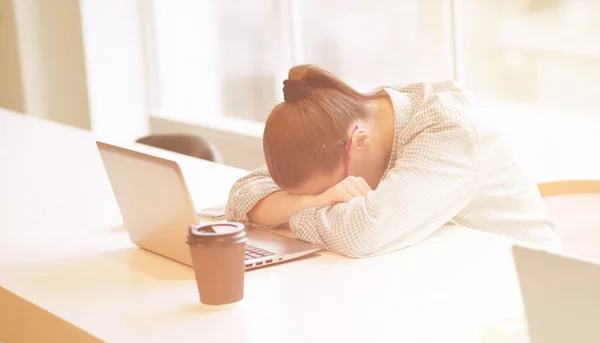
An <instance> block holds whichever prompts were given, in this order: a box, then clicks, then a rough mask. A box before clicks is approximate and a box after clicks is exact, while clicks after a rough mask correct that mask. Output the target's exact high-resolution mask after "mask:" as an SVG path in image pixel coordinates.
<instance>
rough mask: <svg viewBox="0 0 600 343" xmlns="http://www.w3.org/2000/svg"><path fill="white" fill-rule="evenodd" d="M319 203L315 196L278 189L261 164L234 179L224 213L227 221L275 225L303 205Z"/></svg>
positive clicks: (304, 206)
mask: <svg viewBox="0 0 600 343" xmlns="http://www.w3.org/2000/svg"><path fill="white" fill-rule="evenodd" d="M321 206H325V204H321V202H320V199H319V198H317V197H314V196H304V195H294V194H291V193H288V192H285V191H282V190H281V189H279V187H277V185H276V184H275V183H274V182H273V180H272V179H271V176H270V175H269V172H268V170H267V168H266V167H265V166H262V167H260V168H258V169H256V170H254V171H253V172H252V173H250V174H248V175H246V176H244V177H243V178H241V179H239V180H238V181H236V182H235V183H234V185H233V186H232V188H231V192H230V193H229V200H228V201H227V206H226V208H225V217H226V218H227V220H229V221H238V222H252V223H254V224H258V225H263V226H277V225H281V224H285V223H287V222H288V221H289V220H290V218H291V217H292V216H293V215H295V214H297V213H298V212H300V211H302V210H304V209H307V208H312V207H321Z"/></svg>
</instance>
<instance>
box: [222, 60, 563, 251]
mask: <svg viewBox="0 0 600 343" xmlns="http://www.w3.org/2000/svg"><path fill="white" fill-rule="evenodd" d="M283 94H284V99H285V100H284V102H282V103H280V104H279V105H277V106H276V107H275V108H274V109H273V111H272V112H271V114H270V115H269V118H268V119H267V122H266V124H265V131H264V137H263V148H264V153H265V160H266V168H265V167H262V168H259V169H257V170H255V171H254V172H252V173H251V174H249V175H247V176H246V177H244V178H242V179H240V180H238V181H237V182H236V183H235V184H234V185H233V188H232V190H231V193H230V195H229V201H228V204H227V208H226V217H227V219H228V220H231V221H241V222H251V223H255V224H259V225H264V226H270V227H272V226H277V225H282V224H286V223H289V226H290V228H291V230H292V231H293V233H294V236H295V237H296V238H298V239H301V240H305V241H308V242H311V243H315V244H319V245H321V246H323V247H324V248H326V249H329V250H331V251H335V252H338V253H340V254H343V255H345V256H348V257H355V258H359V257H368V256H374V255H378V254H383V253H387V252H391V251H394V250H398V249H401V248H404V247H408V246H410V245H413V244H415V243H417V242H419V241H421V240H423V239H424V238H425V237H427V236H428V235H430V234H431V233H433V232H434V231H436V230H438V229H440V228H441V227H443V226H444V225H446V224H450V225H452V224H453V225H461V226H465V227H469V228H473V229H476V230H482V231H487V232H491V233H496V234H499V235H503V236H508V237H511V238H514V239H517V240H521V241H524V242H528V243H534V244H540V245H544V246H546V247H550V246H552V247H559V246H560V242H559V240H558V238H557V236H556V234H555V233H554V231H553V227H552V222H551V220H550V219H549V218H548V215H547V214H546V210H545V207H544V203H543V201H542V199H541V196H540V194H539V192H538V190H537V186H536V185H535V184H534V183H530V182H528V181H527V180H526V179H525V177H524V175H523V173H522V171H521V169H519V166H518V165H517V164H516V163H515V158H514V156H513V155H512V154H511V153H510V152H509V151H508V149H507V148H506V147H507V145H508V144H507V142H506V141H505V138H504V137H503V136H502V135H501V134H498V133H496V132H495V131H494V130H493V129H492V128H490V127H488V125H485V121H482V120H481V118H478V117H477V116H476V115H474V113H473V112H474V111H473V105H472V99H471V96H470V95H469V94H468V93H467V92H465V91H464V90H462V89H460V88H459V87H458V86H457V85H456V84H454V83H453V82H442V83H433V84H424V83H420V84H411V85H408V86H405V87H401V88H397V89H393V88H383V89H381V90H379V91H377V92H374V93H372V94H363V93H360V92H358V91H356V90H354V89H353V88H351V87H350V86H348V85H347V84H345V83H344V82H342V81H341V80H339V79H338V78H336V77H335V76H333V75H332V74H330V73H328V72H326V71H324V70H322V69H320V68H318V67H316V66H313V65H301V66H296V67H294V68H292V69H291V70H290V72H289V76H288V80H285V81H284V87H283Z"/></svg>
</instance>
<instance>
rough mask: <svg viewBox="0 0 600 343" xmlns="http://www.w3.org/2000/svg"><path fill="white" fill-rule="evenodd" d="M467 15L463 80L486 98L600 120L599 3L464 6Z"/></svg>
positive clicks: (494, 1)
mask: <svg viewBox="0 0 600 343" xmlns="http://www.w3.org/2000/svg"><path fill="white" fill-rule="evenodd" d="M461 9H462V13H460V18H459V21H458V22H459V23H460V25H461V26H462V28H461V29H462V30H461V31H462V35H461V38H462V48H463V50H462V51H463V60H462V63H461V70H462V72H461V74H462V76H463V77H464V81H465V84H466V86H467V87H468V88H469V89H470V90H471V91H473V92H474V93H476V94H477V95H478V96H479V97H485V98H488V99H491V100H496V101H502V102H511V103H519V104H527V105H530V108H531V107H534V108H535V107H543V108H548V109H552V110H553V111H559V112H561V114H574V113H591V112H600V101H598V95H599V94H600V93H599V92H598V85H597V84H598V80H600V40H599V39H598V37H600V21H599V20H598V13H600V2H599V1H597V0H486V1H481V0H462V7H461ZM531 105H533V106H531Z"/></svg>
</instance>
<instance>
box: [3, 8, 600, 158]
mask: <svg viewBox="0 0 600 343" xmlns="http://www.w3.org/2000/svg"><path fill="white" fill-rule="evenodd" d="M599 14H600V1H598V0H319V1H317V0H0V107H4V108H7V109H11V110H14V111H16V112H22V113H26V114H29V115H34V116H39V117H43V118H47V119H49V120H53V121H57V122H60V123H63V124H67V125H72V126H76V127H80V128H82V129H88V130H92V131H94V132H95V133H96V134H97V135H99V136H101V137H107V138H110V139H121V140H135V139H137V138H139V137H142V136H144V135H148V134H151V133H167V132H168V133H170V132H184V133H193V134H195V135H199V136H202V137H204V138H206V139H207V140H209V141H210V142H212V143H214V144H215V145H216V147H217V148H218V149H219V150H220V152H221V153H222V154H223V156H224V161H225V163H226V164H229V165H232V166H236V167H242V168H247V169H249V168H254V167H256V166H257V165H258V164H260V163H261V162H262V143H261V140H260V137H261V135H262V129H263V123H264V120H265V118H266V117H267V116H268V114H269V111H270V109H271V108H272V107H273V106H274V105H275V104H276V103H277V102H278V101H280V100H281V98H282V94H281V88H282V81H283V80H284V79H285V78H286V74H287V71H288V69H289V68H290V67H291V66H293V65H295V64H300V63H314V64H318V65H320V66H321V67H323V68H325V69H328V70H330V71H331V72H333V73H335V74H337V75H338V76H340V77H341V78H343V79H344V80H346V81H347V82H349V83H350V84H351V85H353V86H355V87H356V88H358V89H360V90H365V91H366V90H369V89H372V88H376V87H378V86H381V85H402V84H406V83H410V82H420V81H438V80H443V79H454V80H456V81H458V82H459V83H461V84H462V85H463V86H464V87H466V88H467V89H469V90H470V91H471V92H473V93H474V94H475V95H476V96H477V97H478V98H479V99H480V100H481V101H483V102H484V103H485V104H486V106H487V107H488V108H489V109H490V111H489V113H490V114H489V115H496V116H497V117H500V118H503V119H506V120H508V121H509V123H510V125H509V126H510V127H512V128H513V129H519V128H521V129H523V128H527V130H530V129H532V128H535V130H543V129H544V121H545V120H548V118H551V117H552V118H553V117H560V118H563V119H561V120H565V119H564V118H584V117H600V101H598V98H599V96H600V87H598V86H597V84H598V83H599V82H600V38H599V37H600V20H598V16H599ZM573 120H575V119H573ZM526 123H529V124H526ZM528 125H529V126H528Z"/></svg>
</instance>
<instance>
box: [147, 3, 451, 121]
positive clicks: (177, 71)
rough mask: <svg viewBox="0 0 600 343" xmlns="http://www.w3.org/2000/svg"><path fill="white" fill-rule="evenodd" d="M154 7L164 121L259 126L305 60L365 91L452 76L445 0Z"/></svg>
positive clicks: (158, 101) (157, 72)
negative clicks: (232, 120)
mask: <svg viewBox="0 0 600 343" xmlns="http://www.w3.org/2000/svg"><path fill="white" fill-rule="evenodd" d="M152 4H153V5H152V8H151V13H152V16H151V18H152V24H153V25H152V30H151V31H152V32H151V35H150V37H149V38H150V40H151V42H152V44H151V46H152V51H151V53H153V54H154V56H151V60H153V61H154V63H153V67H154V68H153V71H154V73H153V74H154V77H153V79H154V80H155V88H156V94H157V96H156V99H153V103H154V107H155V109H154V112H155V113H154V114H155V115H157V114H159V115H160V116H161V117H163V118H167V119H172V120H178V121H184V122H192V123H203V122H207V121H208V122H214V121H219V120H221V119H222V118H238V119H245V120H251V121H256V122H263V121H264V120H265V119H266V117H267V116H268V114H269V112H270V110H271V109H272V108H273V106H274V105H275V104H276V103H277V102H279V101H281V99H282V94H281V89H282V81H283V80H284V79H285V78H286V75H287V71H288V70H289V68H290V67H291V66H293V65H295V64H299V63H315V64H318V65H320V66H322V67H324V68H325V69H328V70H330V71H332V72H333V73H335V74H337V75H338V76H340V77H341V78H343V79H344V80H346V81H347V82H349V83H350V84H352V85H353V86H355V87H356V88H358V89H361V90H369V89H373V88H375V87H379V86H382V85H399V84H403V83H408V82H414V81H422V80H438V79H451V78H453V77H454V75H453V67H452V66H453V60H452V45H451V42H452V40H451V35H450V34H451V32H452V30H451V27H450V23H451V20H450V19H451V12H450V11H449V8H450V7H449V1H447V0H402V1H399V0H324V1H321V0H256V1H247V0H178V1H169V0H153V2H152ZM236 125H239V124H236Z"/></svg>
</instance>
